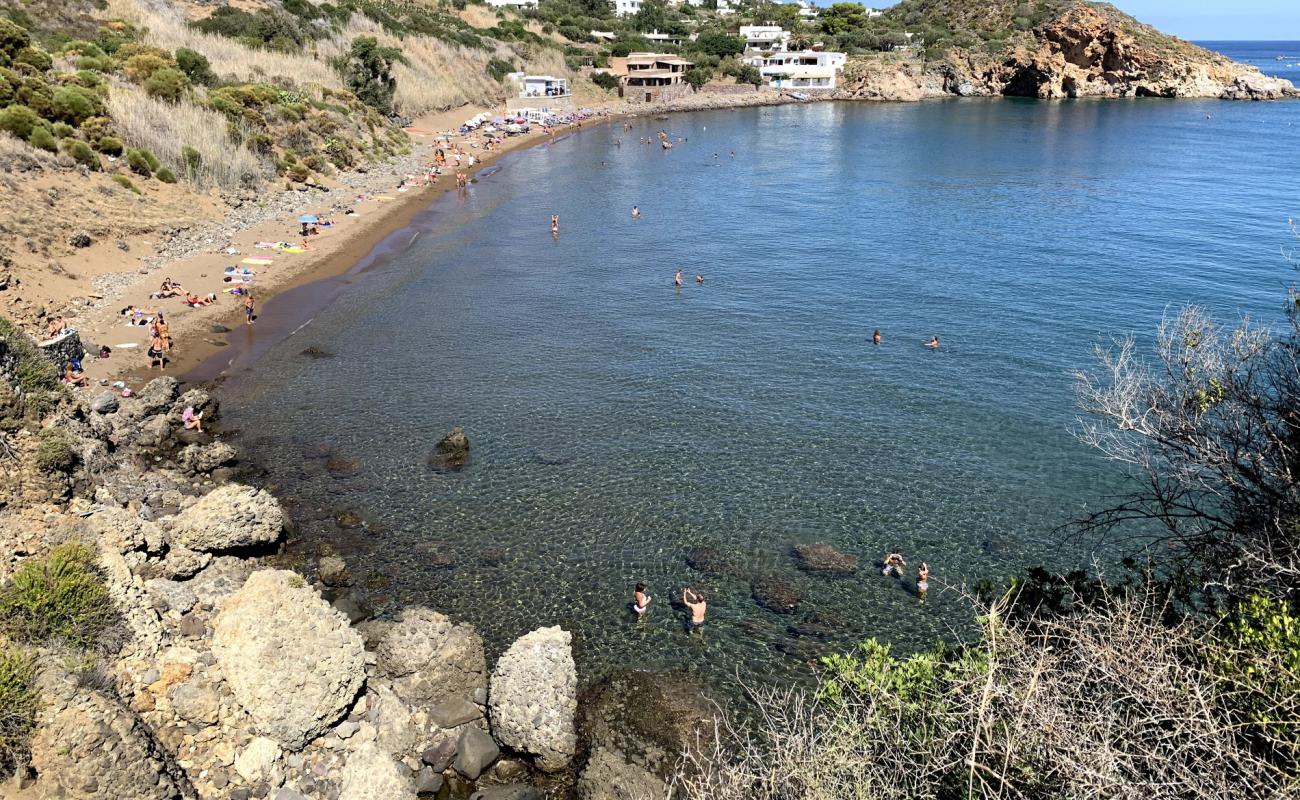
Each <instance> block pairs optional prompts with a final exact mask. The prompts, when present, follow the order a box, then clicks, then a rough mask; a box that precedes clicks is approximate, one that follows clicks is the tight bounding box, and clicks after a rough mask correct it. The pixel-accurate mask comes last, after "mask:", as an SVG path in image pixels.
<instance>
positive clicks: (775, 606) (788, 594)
mask: <svg viewBox="0 0 1300 800" xmlns="http://www.w3.org/2000/svg"><path fill="white" fill-rule="evenodd" d="M750 590H751V591H752V592H753V595H754V601H755V602H756V603H758V604H759V605H760V606H762V607H763V608H766V609H767V610H768V611H775V612H776V613H778V614H792V613H794V611H795V609H797V608H798V607H799V602H800V601H801V600H803V594H802V593H801V592H800V591H799V589H798V588H797V587H796V586H794V585H792V584H790V583H788V582H787V581H785V580H782V579H781V578H778V577H776V576H775V575H764V576H762V577H759V578H758V579H756V580H755V581H754V582H753V583H752V584H750Z"/></svg>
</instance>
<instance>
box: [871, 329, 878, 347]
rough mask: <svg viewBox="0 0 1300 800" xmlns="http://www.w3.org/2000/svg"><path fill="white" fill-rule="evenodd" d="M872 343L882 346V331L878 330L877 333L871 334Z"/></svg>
mask: <svg viewBox="0 0 1300 800" xmlns="http://www.w3.org/2000/svg"><path fill="white" fill-rule="evenodd" d="M871 343H872V344H880V329H879V328H876V331H875V333H873V334H871Z"/></svg>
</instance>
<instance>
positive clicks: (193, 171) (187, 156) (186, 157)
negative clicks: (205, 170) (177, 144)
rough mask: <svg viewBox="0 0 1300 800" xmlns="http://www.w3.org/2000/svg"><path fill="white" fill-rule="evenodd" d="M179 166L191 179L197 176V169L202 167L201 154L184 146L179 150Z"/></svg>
mask: <svg viewBox="0 0 1300 800" xmlns="http://www.w3.org/2000/svg"><path fill="white" fill-rule="evenodd" d="M181 165H182V167H183V168H184V169H185V174H187V175H189V176H190V177H191V178H193V177H194V176H195V175H198V174H199V168H200V167H201V166H203V154H202V153H200V152H199V151H198V150H195V149H194V148H193V147H190V146H189V145H185V146H184V147H182V148H181Z"/></svg>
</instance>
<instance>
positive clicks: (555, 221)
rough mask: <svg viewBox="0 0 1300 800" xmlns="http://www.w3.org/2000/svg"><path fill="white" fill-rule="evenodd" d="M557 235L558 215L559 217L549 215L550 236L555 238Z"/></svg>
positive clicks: (558, 226) (558, 229)
mask: <svg viewBox="0 0 1300 800" xmlns="http://www.w3.org/2000/svg"><path fill="white" fill-rule="evenodd" d="M559 233H560V215H559V214H552V215H551V235H552V236H555V235H558V234H559Z"/></svg>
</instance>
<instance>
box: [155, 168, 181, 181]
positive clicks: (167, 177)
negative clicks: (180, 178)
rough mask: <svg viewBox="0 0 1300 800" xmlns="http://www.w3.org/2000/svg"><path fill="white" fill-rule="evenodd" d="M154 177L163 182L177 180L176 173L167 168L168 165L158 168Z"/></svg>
mask: <svg viewBox="0 0 1300 800" xmlns="http://www.w3.org/2000/svg"><path fill="white" fill-rule="evenodd" d="M154 177H155V178H157V179H158V180H160V181H162V182H163V183H175V182H176V173H174V172H172V171H171V170H170V169H167V168H166V167H163V168H162V169H160V170H158V172H157V173H156V174H155V175H154Z"/></svg>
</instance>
